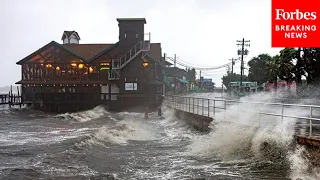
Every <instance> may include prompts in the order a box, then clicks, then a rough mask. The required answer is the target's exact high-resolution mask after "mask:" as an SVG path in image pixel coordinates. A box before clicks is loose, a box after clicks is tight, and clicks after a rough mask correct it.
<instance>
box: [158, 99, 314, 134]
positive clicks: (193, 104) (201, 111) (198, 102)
mask: <svg viewBox="0 0 320 180" xmlns="http://www.w3.org/2000/svg"><path fill="white" fill-rule="evenodd" d="M164 102H165V105H166V106H168V107H171V108H174V109H178V110H182V111H185V112H189V113H193V114H197V115H202V116H207V117H214V116H215V115H216V113H217V111H219V110H220V112H222V111H224V112H225V111H226V110H227V106H228V105H237V107H238V108H237V111H238V112H244V113H246V112H247V113H248V112H250V113H252V111H247V110H240V108H239V107H240V104H251V105H254V106H255V108H256V111H257V112H255V114H258V115H259V119H258V120H259V121H260V118H261V117H260V115H266V116H276V117H281V120H283V118H294V119H304V120H309V136H312V121H319V122H320V118H317V117H314V115H313V112H314V110H315V109H320V106H316V105H302V104H282V103H268V102H251V101H250V102H249V101H239V100H228V99H221V98H219V99H218V98H215V99H208V98H197V97H183V96H175V95H171V96H165V101H164ZM263 106H269V107H270V106H273V107H276V106H278V107H279V106H280V107H281V109H280V110H281V113H272V112H264V111H262V107H263ZM288 107H291V108H292V107H293V108H308V110H309V113H308V116H296V115H290V114H285V109H286V108H288ZM297 111H298V110H297Z"/></svg>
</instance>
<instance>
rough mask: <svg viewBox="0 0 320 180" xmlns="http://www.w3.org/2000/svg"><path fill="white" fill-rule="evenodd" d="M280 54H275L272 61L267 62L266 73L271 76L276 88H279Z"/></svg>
mask: <svg viewBox="0 0 320 180" xmlns="http://www.w3.org/2000/svg"><path fill="white" fill-rule="evenodd" d="M279 62H280V56H279V55H276V56H273V57H272V59H271V60H270V61H268V62H267V67H266V70H267V71H266V75H267V76H269V77H270V80H272V81H273V82H274V88H275V90H277V86H278V75H279V72H280V63H279Z"/></svg>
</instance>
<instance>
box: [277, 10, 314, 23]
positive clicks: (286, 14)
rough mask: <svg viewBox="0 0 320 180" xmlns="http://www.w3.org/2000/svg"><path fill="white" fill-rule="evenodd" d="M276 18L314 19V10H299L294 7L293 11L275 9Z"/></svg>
mask: <svg viewBox="0 0 320 180" xmlns="http://www.w3.org/2000/svg"><path fill="white" fill-rule="evenodd" d="M275 10H276V19H275V20H316V19H317V13H316V12H304V13H303V12H300V11H299V9H296V11H295V12H286V11H285V10H284V9H275Z"/></svg>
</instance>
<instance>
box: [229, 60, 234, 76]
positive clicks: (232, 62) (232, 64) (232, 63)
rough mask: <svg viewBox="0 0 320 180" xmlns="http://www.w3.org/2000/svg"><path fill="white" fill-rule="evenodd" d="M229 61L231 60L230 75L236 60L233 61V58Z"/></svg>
mask: <svg viewBox="0 0 320 180" xmlns="http://www.w3.org/2000/svg"><path fill="white" fill-rule="evenodd" d="M229 60H231V74H233V66H234V64H235V62H234V61H235V60H236V59H234V58H231V59H229Z"/></svg>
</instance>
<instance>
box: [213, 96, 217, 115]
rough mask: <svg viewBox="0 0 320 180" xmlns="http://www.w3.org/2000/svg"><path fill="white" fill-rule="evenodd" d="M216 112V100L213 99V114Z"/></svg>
mask: <svg viewBox="0 0 320 180" xmlns="http://www.w3.org/2000/svg"><path fill="white" fill-rule="evenodd" d="M215 114H216V100H215V99H214V100H213V115H215Z"/></svg>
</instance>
